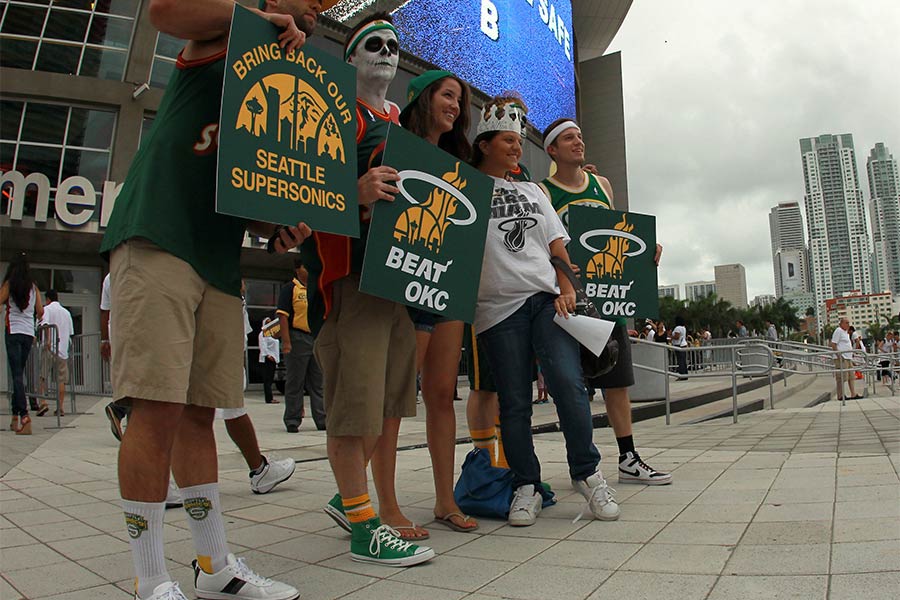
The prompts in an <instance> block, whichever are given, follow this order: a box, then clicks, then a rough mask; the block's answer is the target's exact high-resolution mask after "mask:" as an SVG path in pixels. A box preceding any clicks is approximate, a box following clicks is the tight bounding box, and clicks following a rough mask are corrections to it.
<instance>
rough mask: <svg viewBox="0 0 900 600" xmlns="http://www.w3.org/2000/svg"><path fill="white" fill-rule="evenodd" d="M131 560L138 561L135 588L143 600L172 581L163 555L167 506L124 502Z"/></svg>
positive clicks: (154, 503) (135, 571)
mask: <svg viewBox="0 0 900 600" xmlns="http://www.w3.org/2000/svg"><path fill="white" fill-rule="evenodd" d="M122 509H123V510H124V511H125V526H126V529H127V530H128V538H129V540H128V543H129V545H130V546H131V558H132V559H133V560H134V576H135V580H134V588H135V591H136V592H137V595H138V597H139V598H148V597H150V595H151V594H153V589H154V588H155V587H156V586H158V585H159V584H161V583H165V582H167V581H172V577H171V576H170V575H169V572H168V571H166V557H165V554H164V552H163V515H164V514H165V512H166V503H165V502H136V501H134V500H124V499H123V500H122Z"/></svg>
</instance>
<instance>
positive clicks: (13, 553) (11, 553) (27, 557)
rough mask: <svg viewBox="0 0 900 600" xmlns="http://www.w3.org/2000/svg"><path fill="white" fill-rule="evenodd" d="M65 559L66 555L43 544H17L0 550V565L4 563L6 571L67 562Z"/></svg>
mask: <svg viewBox="0 0 900 600" xmlns="http://www.w3.org/2000/svg"><path fill="white" fill-rule="evenodd" d="M65 560H66V558H65V557H64V556H62V555H61V554H59V553H58V552H54V550H53V549H52V548H48V547H47V546H45V545H43V544H31V545H29V546H16V547H15V548H5V549H3V550H0V565H3V571H4V572H5V571H16V570H18V569H28V568H34V567H39V566H40V565H44V564H48V565H49V564H53V563H58V562H65ZM0 597H2V596H0Z"/></svg>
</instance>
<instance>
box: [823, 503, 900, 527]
mask: <svg viewBox="0 0 900 600" xmlns="http://www.w3.org/2000/svg"><path fill="white" fill-rule="evenodd" d="M863 516H865V517H867V518H870V519H889V520H893V521H895V522H896V521H897V520H900V501H897V500H854V501H852V502H838V503H836V504H835V506H834V518H835V519H858V518H860V517H863Z"/></svg>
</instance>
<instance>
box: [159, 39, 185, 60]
mask: <svg viewBox="0 0 900 600" xmlns="http://www.w3.org/2000/svg"><path fill="white" fill-rule="evenodd" d="M182 48H184V40H181V39H178V38H177V37H173V36H171V35H167V34H165V33H160V34H158V35H157V37H156V52H154V54H156V55H158V56H165V57H167V58H171V59H173V60H174V59H176V58H178V53H179V52H181V49H182Z"/></svg>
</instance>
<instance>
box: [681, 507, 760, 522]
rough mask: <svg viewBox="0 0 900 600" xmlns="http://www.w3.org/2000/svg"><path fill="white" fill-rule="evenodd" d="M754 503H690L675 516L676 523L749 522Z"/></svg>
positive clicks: (755, 508)
mask: <svg viewBox="0 0 900 600" xmlns="http://www.w3.org/2000/svg"><path fill="white" fill-rule="evenodd" d="M757 508H758V507H757V505H755V504H732V505H727V504H692V505H691V506H688V507H687V508H686V509H684V512H682V513H681V514H680V515H678V516H677V517H676V518H675V522H676V523H683V522H688V523H749V522H750V521H751V520H752V519H753V515H754V514H755V513H756V510H757Z"/></svg>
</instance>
